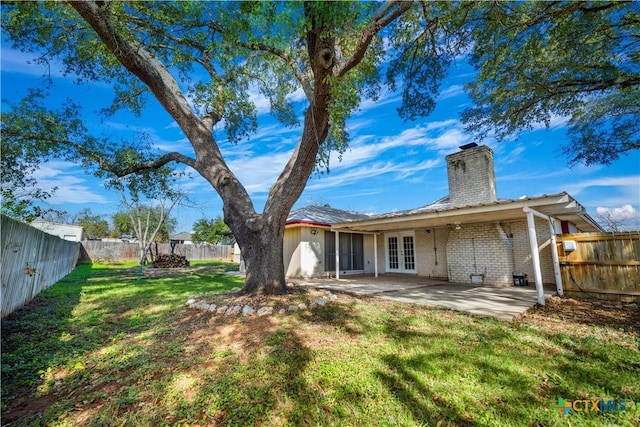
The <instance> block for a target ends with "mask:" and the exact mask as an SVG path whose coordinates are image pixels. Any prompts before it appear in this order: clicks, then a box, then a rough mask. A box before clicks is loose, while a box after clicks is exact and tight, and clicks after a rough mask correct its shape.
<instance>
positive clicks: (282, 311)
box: [258, 308, 287, 315]
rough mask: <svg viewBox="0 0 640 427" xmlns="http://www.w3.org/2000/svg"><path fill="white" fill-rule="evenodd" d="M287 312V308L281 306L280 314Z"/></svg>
mask: <svg viewBox="0 0 640 427" xmlns="http://www.w3.org/2000/svg"><path fill="white" fill-rule="evenodd" d="M286 312H287V310H285V309H284V308H281V309H280V310H278V314H285V313H286ZM258 315H260V313H258Z"/></svg>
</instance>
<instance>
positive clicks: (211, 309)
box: [207, 304, 216, 312]
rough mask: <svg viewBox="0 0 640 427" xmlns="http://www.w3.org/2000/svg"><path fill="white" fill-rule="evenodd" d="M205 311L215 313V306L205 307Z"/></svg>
mask: <svg viewBox="0 0 640 427" xmlns="http://www.w3.org/2000/svg"><path fill="white" fill-rule="evenodd" d="M207 310H209V311H212V312H215V311H216V305H215V304H209V306H208V307H207Z"/></svg>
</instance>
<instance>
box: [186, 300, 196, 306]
mask: <svg viewBox="0 0 640 427" xmlns="http://www.w3.org/2000/svg"><path fill="white" fill-rule="evenodd" d="M195 302H196V299H195V298H189V299H188V300H187V303H186V304H187V305H188V306H189V307H191V306H192V305H193V304H195Z"/></svg>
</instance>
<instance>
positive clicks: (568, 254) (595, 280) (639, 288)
mask: <svg viewBox="0 0 640 427" xmlns="http://www.w3.org/2000/svg"><path fill="white" fill-rule="evenodd" d="M558 241H559V255H560V271H561V274H562V283H563V285H564V288H565V289H566V290H567V291H576V292H592V293H601V294H618V295H631V296H634V297H635V296H638V297H640V231H634V232H622V233H620V232H617V233H576V234H563V235H562V236H561V237H560V238H559V239H558ZM567 241H573V242H575V247H576V248H575V250H573V251H567V250H565V247H567V246H572V244H570V243H569V244H567V243H566V242H567Z"/></svg>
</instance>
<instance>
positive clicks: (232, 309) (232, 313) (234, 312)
mask: <svg viewBox="0 0 640 427" xmlns="http://www.w3.org/2000/svg"><path fill="white" fill-rule="evenodd" d="M241 311H242V307H240V306H239V305H234V306H232V307H229V308H228V309H227V311H225V313H224V314H225V316H237V315H238V314H240V312H241Z"/></svg>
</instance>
